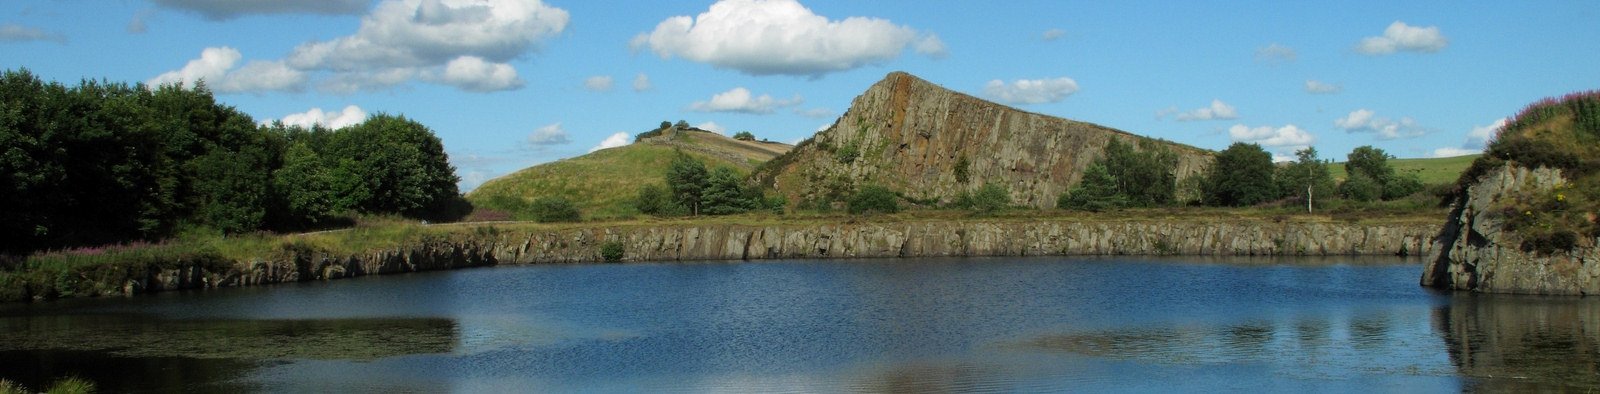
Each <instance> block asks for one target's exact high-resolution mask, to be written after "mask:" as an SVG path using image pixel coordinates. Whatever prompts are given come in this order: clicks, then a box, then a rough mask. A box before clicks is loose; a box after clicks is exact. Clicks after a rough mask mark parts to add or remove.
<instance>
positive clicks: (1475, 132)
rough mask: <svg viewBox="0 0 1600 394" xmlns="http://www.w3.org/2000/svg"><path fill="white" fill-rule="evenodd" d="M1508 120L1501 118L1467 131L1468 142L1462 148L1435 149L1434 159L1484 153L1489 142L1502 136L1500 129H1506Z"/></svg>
mask: <svg viewBox="0 0 1600 394" xmlns="http://www.w3.org/2000/svg"><path fill="white" fill-rule="evenodd" d="M1508 120H1509V119H1507V118H1500V119H1495V121H1494V122H1490V123H1489V124H1486V125H1483V126H1473V127H1472V130H1470V131H1467V140H1466V142H1463V143H1462V144H1461V146H1460V147H1445V148H1439V149H1434V150H1433V157H1453V156H1465V155H1475V154H1479V153H1483V149H1484V148H1485V147H1487V146H1488V145H1489V141H1491V140H1494V138H1495V137H1496V136H1499V135H1500V129H1502V128H1504V127H1506V122H1507V121H1508Z"/></svg>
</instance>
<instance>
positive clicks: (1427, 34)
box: [1356, 21, 1450, 55]
mask: <svg viewBox="0 0 1600 394" xmlns="http://www.w3.org/2000/svg"><path fill="white" fill-rule="evenodd" d="M1449 44H1450V40H1449V39H1447V38H1445V37H1444V34H1440V33H1439V27H1438V26H1428V27H1416V26H1410V25H1407V24H1406V23H1405V22H1401V21H1394V23H1391V24H1389V27H1388V28H1386V29H1383V36H1378V37H1367V38H1363V39H1361V43H1359V44H1356V52H1361V53H1363V54H1367V55H1388V54H1391V53H1395V52H1397V51H1405V52H1421V53H1433V52H1438V51H1440V50H1442V49H1444V47H1445V46H1446V45H1449Z"/></svg>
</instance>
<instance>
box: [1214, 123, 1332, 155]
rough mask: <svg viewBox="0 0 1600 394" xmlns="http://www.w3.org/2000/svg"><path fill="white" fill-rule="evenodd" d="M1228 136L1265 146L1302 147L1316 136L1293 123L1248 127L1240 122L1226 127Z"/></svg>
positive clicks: (1309, 144)
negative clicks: (1279, 125)
mask: <svg viewBox="0 0 1600 394" xmlns="http://www.w3.org/2000/svg"><path fill="white" fill-rule="evenodd" d="M1228 137H1229V138H1232V139H1233V141H1234V142H1249V143H1256V144H1261V146H1265V147H1273V148H1291V149H1304V148H1305V147H1307V146H1311V143H1312V142H1316V140H1317V138H1316V137H1315V136H1312V135H1311V133H1309V132H1307V131H1305V130H1304V129H1301V128H1300V127H1299V126H1295V125H1293V124H1289V125H1284V126H1283V127H1272V126H1258V127H1249V126H1245V125H1242V124H1236V125H1233V127H1230V128H1228Z"/></svg>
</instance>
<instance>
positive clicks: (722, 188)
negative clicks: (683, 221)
mask: <svg viewBox="0 0 1600 394" xmlns="http://www.w3.org/2000/svg"><path fill="white" fill-rule="evenodd" d="M756 197H757V199H756V200H752V199H751V198H750V196H749V195H748V193H746V192H745V188H744V187H743V186H742V185H741V180H740V178H739V174H736V173H734V172H733V169H732V168H728V167H717V168H716V169H713V170H711V174H710V175H708V176H707V177H706V187H705V190H704V191H703V192H702V194H701V206H702V208H701V211H702V212H704V213H706V214H707V215H729V214H735V213H744V212H749V211H750V210H751V209H755V208H756V205H757V204H759V202H760V200H759V198H760V195H757V196H756Z"/></svg>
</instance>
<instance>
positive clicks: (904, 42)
mask: <svg viewBox="0 0 1600 394" xmlns="http://www.w3.org/2000/svg"><path fill="white" fill-rule="evenodd" d="M630 45H632V46H633V48H634V49H635V50H639V49H646V48H648V49H650V50H651V51H653V52H655V53H656V54H657V55H659V56H661V57H662V58H668V57H672V56H678V57H682V58H684V59H687V60H690V61H694V62H700V63H706V64H710V65H712V66H714V67H717V68H727V69H733V70H738V71H739V72H742V73H745V74H750V75H773V74H783V75H804V76H811V77H820V76H822V75H823V74H827V73H830V72H835V71H844V70H850V69H854V68H857V67H861V66H865V65H869V64H882V63H886V62H888V61H890V60H893V59H895V58H896V57H899V56H900V53H901V52H903V51H905V50H906V49H908V48H911V49H913V50H915V51H917V52H918V53H922V54H925V55H929V56H933V57H935V58H937V57H940V56H944V54H945V49H944V43H943V42H942V41H939V39H938V37H936V36H934V35H931V34H927V35H920V37H919V33H918V32H917V31H916V30H913V29H911V28H910V27H905V26H900V25H896V24H894V23H892V22H890V21H888V20H884V19H878V18H867V17H848V18H845V19H842V20H829V19H828V18H827V17H824V16H821V15H817V14H815V13H812V12H811V10H810V9H808V8H806V7H805V6H804V5H801V4H800V3H799V2H798V1H795V0H723V1H719V2H717V3H716V4H712V5H711V7H710V9H708V10H706V12H703V13H701V14H699V15H698V16H694V17H691V16H674V17H671V18H667V19H666V20H663V21H661V23H659V24H657V25H656V27H655V30H653V31H651V32H649V33H640V34H639V35H638V36H635V37H634V38H633V40H632V41H631V43H630Z"/></svg>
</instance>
